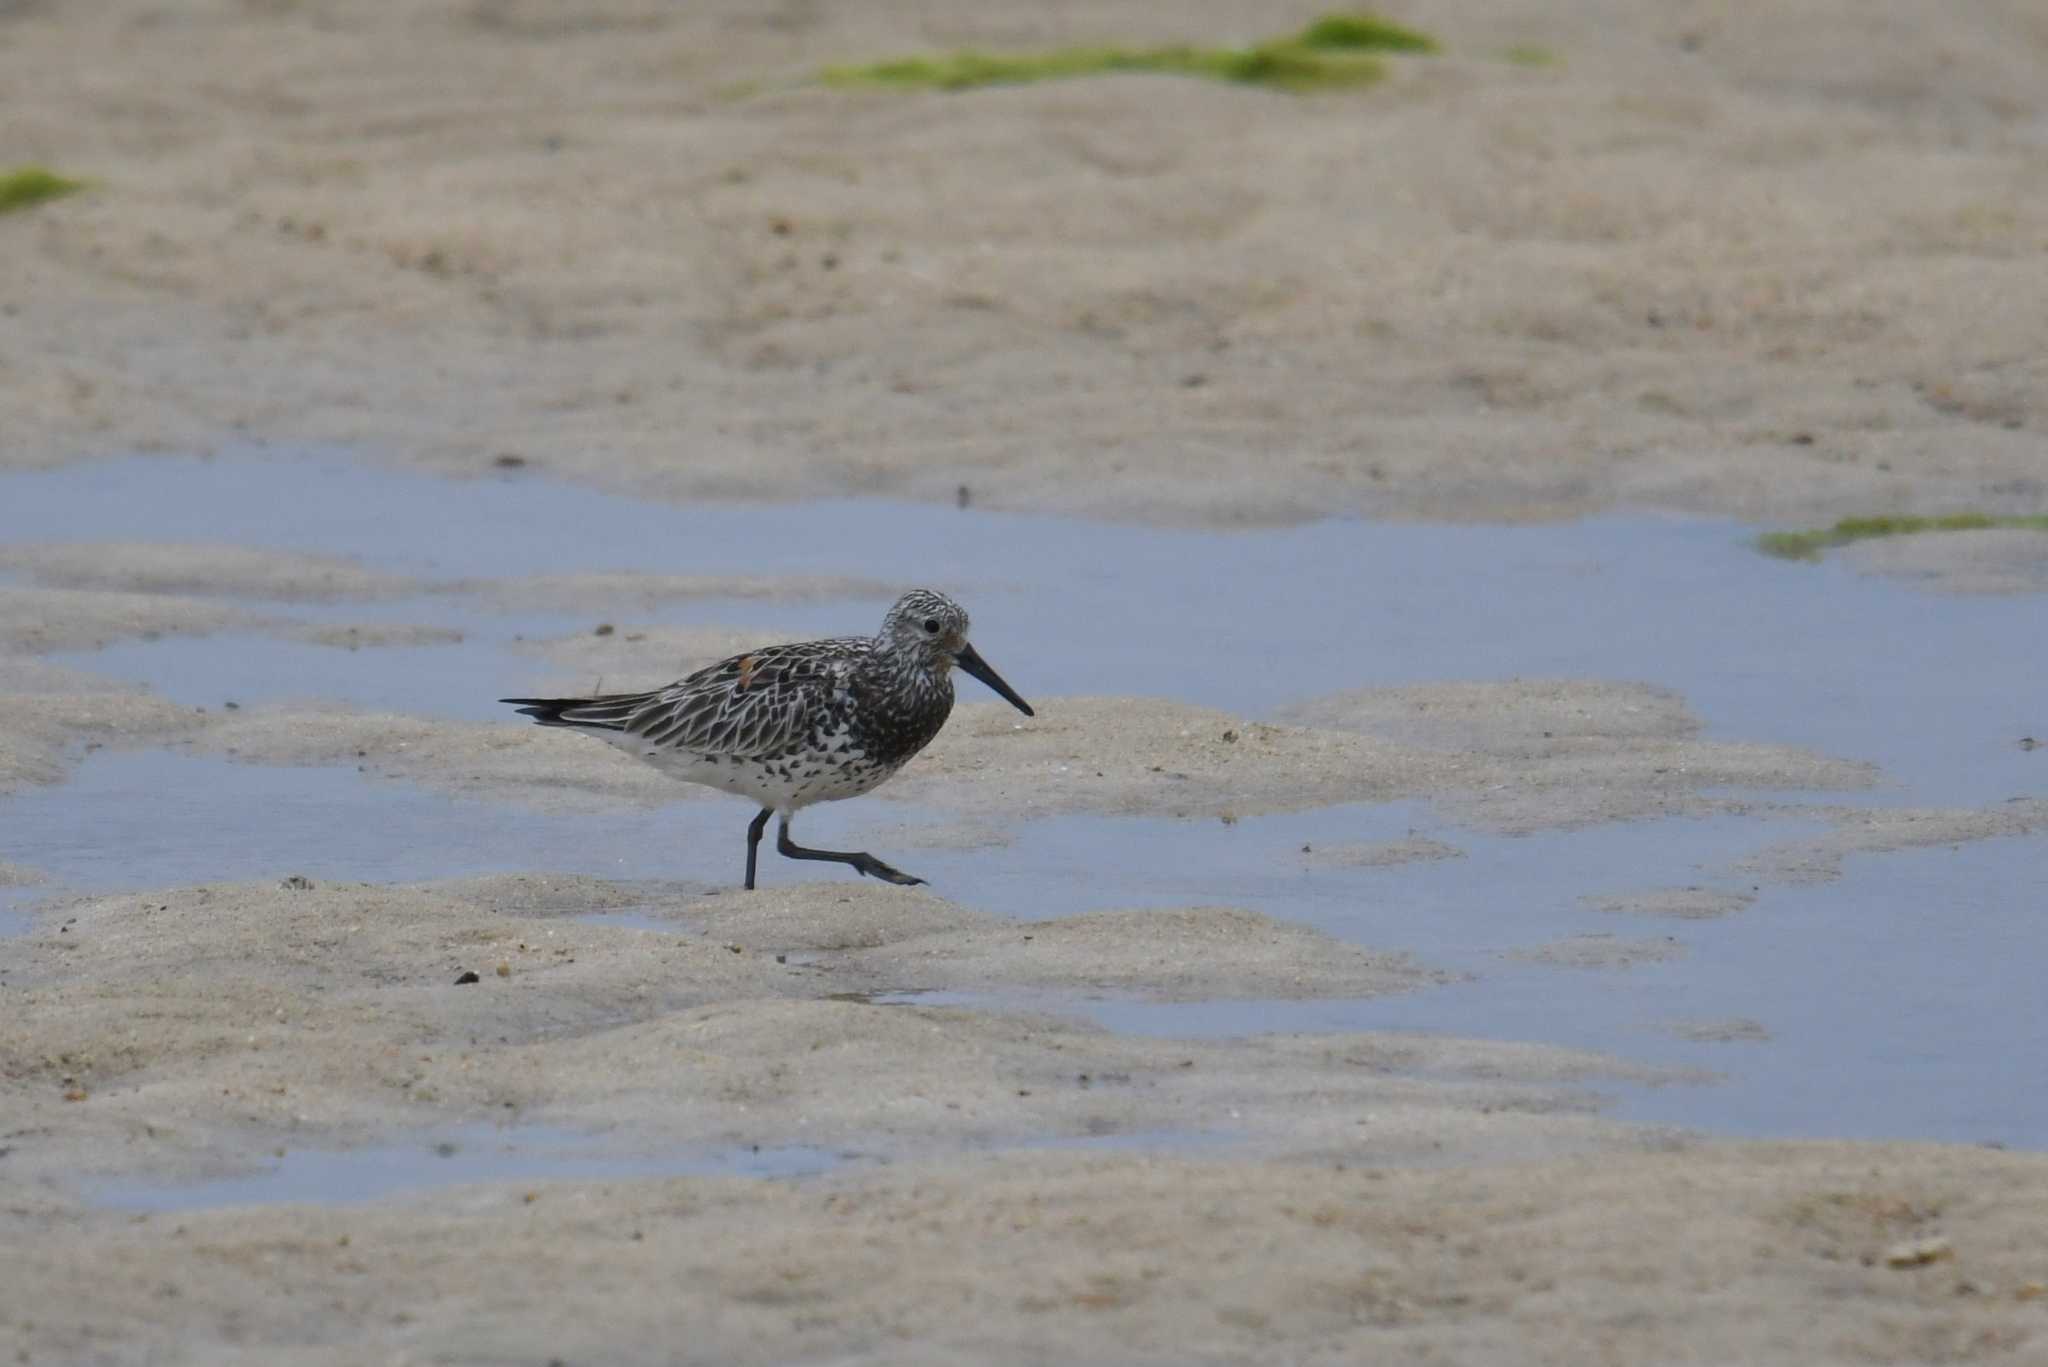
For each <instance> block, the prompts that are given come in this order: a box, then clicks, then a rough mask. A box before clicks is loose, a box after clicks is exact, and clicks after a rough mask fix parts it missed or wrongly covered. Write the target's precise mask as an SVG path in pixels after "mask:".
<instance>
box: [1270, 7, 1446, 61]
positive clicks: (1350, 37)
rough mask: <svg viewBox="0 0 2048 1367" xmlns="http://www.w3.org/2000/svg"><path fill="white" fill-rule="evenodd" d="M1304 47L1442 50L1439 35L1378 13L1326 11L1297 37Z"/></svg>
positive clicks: (1331, 49) (1404, 50) (1388, 50)
mask: <svg viewBox="0 0 2048 1367" xmlns="http://www.w3.org/2000/svg"><path fill="white" fill-rule="evenodd" d="M1294 41H1295V42H1296V43H1298V44H1299V45H1300V46H1302V47H1306V48H1314V49H1316V50H1318V51H1324V52H1334V51H1348V52H1421V53H1430V52H1439V51H1441V50H1442V49H1441V48H1439V47H1438V46H1437V41H1436V39H1434V38H1432V37H1430V36H1429V35H1428V34H1427V33H1418V32H1416V31H1415V30H1414V29H1412V28H1404V27H1402V26H1401V25H1400V24H1397V23H1395V22H1394V21H1393V20H1391V19H1382V18H1380V16H1378V15H1377V14H1326V15H1324V16H1323V17H1322V18H1320V19H1318V20H1316V21H1315V22H1314V23H1313V24H1310V25H1309V26H1308V27H1307V28H1305V29H1303V30H1302V31H1301V33H1300V34H1299V35H1298V36H1297V37H1296V38H1295V40H1294Z"/></svg>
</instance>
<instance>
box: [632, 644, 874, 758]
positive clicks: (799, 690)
mask: <svg viewBox="0 0 2048 1367" xmlns="http://www.w3.org/2000/svg"><path fill="white" fill-rule="evenodd" d="M867 645H868V642H867V641H866V640H865V639H864V638H860V637H848V638H845V639H841V640H831V641H804V642H801V643H799V644H795V645H782V646H763V647H762V648H761V649H759V650H750V651H748V652H746V653H745V654H744V655H735V656H733V657H731V658H730V659H726V660H721V661H719V662H718V663H717V664H715V665H710V666H707V667H706V668H704V669H700V670H698V671H697V672H696V673H695V674H692V675H690V676H689V677H688V678H686V679H679V680H677V681H676V682H675V683H672V684H670V685H669V686H668V687H666V688H662V689H657V690H655V691H654V692H652V693H646V694H641V695H639V697H638V698H636V699H635V700H634V705H632V706H631V707H627V708H622V709H620V715H619V716H618V721H619V724H620V725H621V727H622V728H623V729H624V730H625V731H627V732H628V733H630V734H632V735H635V736H639V737H640V738H641V739H643V740H645V741H646V742H648V743H649V744H650V745H655V746H659V747H661V748H662V749H667V750H691V751H696V752H698V753H701V754H707V755H772V754H776V753H779V752H780V751H783V750H787V749H789V748H790V747H791V746H793V745H795V744H797V743H798V742H800V741H801V740H803V739H804V738H805V736H806V735H807V734H808V733H809V732H810V731H811V729H812V727H813V726H814V725H815V724H816V723H817V722H819V721H820V720H822V718H823V716H824V714H825V711H826V709H827V708H828V707H829V706H830V705H831V703H832V702H833V701H834V699H835V697H839V696H843V695H844V694H845V692H846V690H847V687H848V684H849V683H850V682H851V677H852V667H853V662H854V661H856V660H857V659H859V658H860V657H861V655H862V654H863V652H864V651H865V649H866V648H867ZM620 701H623V700H620Z"/></svg>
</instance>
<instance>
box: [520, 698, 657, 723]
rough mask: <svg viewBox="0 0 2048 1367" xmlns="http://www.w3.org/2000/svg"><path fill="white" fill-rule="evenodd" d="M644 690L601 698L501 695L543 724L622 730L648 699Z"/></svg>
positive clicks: (523, 712)
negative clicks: (629, 718)
mask: <svg viewBox="0 0 2048 1367" xmlns="http://www.w3.org/2000/svg"><path fill="white" fill-rule="evenodd" d="M646 698H647V695H646V694H644V693H613V694H609V695H607V696H605V697H602V698H500V699H498V701H499V702H504V703H511V704H512V705H513V706H514V707H517V708H518V709H519V711H520V714H521V715H522V716H528V717H532V718H533V719H534V720H535V721H536V722H539V723H540V724H541V725H542V726H572V727H577V728H580V729H582V730H585V731H623V730H625V729H626V724H625V723H626V718H627V717H629V716H631V715H632V714H633V709H634V708H636V707H638V706H639V705H640V704H641V703H642V702H644V701H646Z"/></svg>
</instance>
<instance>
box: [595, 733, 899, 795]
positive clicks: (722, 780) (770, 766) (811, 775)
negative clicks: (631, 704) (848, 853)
mask: <svg viewBox="0 0 2048 1367" xmlns="http://www.w3.org/2000/svg"><path fill="white" fill-rule="evenodd" d="M605 739H607V740H611V741H612V743H613V744H615V745H617V746H618V747H619V748H620V749H621V750H626V751H628V752H629V753H631V754H633V755H636V756H638V757H639V758H640V759H642V760H645V761H646V762H647V763H649V764H651V765H653V766H654V767H655V768H657V769H659V770H661V772H663V773H664V774H667V775H668V776H669V777H671V778H679V779H682V780H683V781H684V782H686V783H701V784H703V785H704V786H705V787H707V788H716V789H718V790H719V791H720V792H725V793H732V794H734V795H736V796H738V797H743V798H746V799H748V800H749V801H751V802H758V803H760V804H761V805H762V806H763V807H774V808H777V809H779V810H782V811H794V810H796V809H797V808H799V807H807V806H809V805H810V804H811V803H813V802H834V801H837V800H839V799H840V798H847V797H858V796H859V795H860V794H862V793H865V792H867V791H868V790H869V789H871V788H873V787H875V786H876V785H878V784H880V783H881V782H882V781H883V780H884V779H886V778H888V777H889V775H891V774H893V773H895V772H896V770H895V768H894V767H884V766H882V765H879V764H876V763H874V762H873V761H871V760H869V759H868V758H867V757H866V756H865V755H861V754H858V753H857V752H856V753H847V752H841V753H837V754H832V755H822V754H815V753H805V754H799V755H794V756H791V757H788V758H785V759H777V760H758V759H746V758H737V757H734V756H730V755H701V754H696V753H693V752H690V751H687V750H671V749H666V748H664V747H661V746H656V745H648V744H647V743H645V742H644V741H641V740H640V739H639V738H638V737H631V736H628V737H621V738H618V739H613V738H612V737H610V736H607V737H606V738H605Z"/></svg>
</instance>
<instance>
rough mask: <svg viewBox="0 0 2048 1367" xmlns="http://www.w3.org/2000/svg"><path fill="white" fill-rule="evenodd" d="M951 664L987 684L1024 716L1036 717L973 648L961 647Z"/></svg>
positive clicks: (1028, 705)
mask: <svg viewBox="0 0 2048 1367" xmlns="http://www.w3.org/2000/svg"><path fill="white" fill-rule="evenodd" d="M953 662H954V663H955V664H957V665H959V666H960V667H961V668H962V669H964V670H966V671H967V672H968V673H969V674H972V675H973V676H974V677H975V678H977V679H979V680H981V681H982V682H983V683H985V684H987V685H988V686H989V687H990V688H993V689H994V690H995V691H996V692H998V693H1000V694H1002V695H1003V699H1004V701H1006V702H1008V703H1009V704H1010V706H1012V707H1014V708H1016V709H1017V710H1018V711H1019V712H1022V713H1023V714H1024V715H1025V716H1027V717H1035V716H1037V715H1038V714H1037V713H1036V712H1033V711H1032V710H1031V704H1030V703H1028V702H1025V701H1024V700H1023V699H1022V698H1020V697H1018V696H1017V690H1016V689H1014V688H1012V687H1010V686H1009V685H1008V684H1006V683H1004V682H1003V676H1002V675H1000V674H998V673H996V672H995V671H994V670H993V669H990V668H989V667H988V661H987V660H984V659H982V658H981V656H980V655H978V654H976V653H975V649H974V647H973V646H961V647H960V653H959V654H958V655H955V656H954V657H953Z"/></svg>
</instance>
